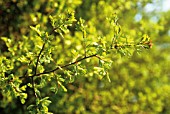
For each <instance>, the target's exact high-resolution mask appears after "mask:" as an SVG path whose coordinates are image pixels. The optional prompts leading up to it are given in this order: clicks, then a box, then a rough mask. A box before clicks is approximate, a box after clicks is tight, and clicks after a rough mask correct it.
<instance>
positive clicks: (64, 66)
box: [30, 54, 97, 77]
mask: <svg viewBox="0 0 170 114" xmlns="http://www.w3.org/2000/svg"><path fill="white" fill-rule="evenodd" d="M96 56H97V54H92V55H89V56H85V57H83V58H81V59H79V60H76V61H74V62H72V63H69V64H66V65H63V66H60V67H56V68H55V69H53V70H50V71H44V72H42V73H39V74H34V75H32V76H30V77H35V76H40V75H43V74H49V73H51V72H54V71H57V70H59V69H60V68H66V67H68V66H71V65H74V64H76V63H78V62H80V61H83V60H85V59H87V58H92V57H96Z"/></svg>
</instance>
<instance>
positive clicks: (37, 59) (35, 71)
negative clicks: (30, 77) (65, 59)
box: [34, 42, 45, 75]
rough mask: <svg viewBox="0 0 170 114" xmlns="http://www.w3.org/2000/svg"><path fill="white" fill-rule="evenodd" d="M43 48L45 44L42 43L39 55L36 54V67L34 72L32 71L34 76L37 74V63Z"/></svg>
mask: <svg viewBox="0 0 170 114" xmlns="http://www.w3.org/2000/svg"><path fill="white" fill-rule="evenodd" d="M44 47H45V42H44V44H43V46H42V48H41V50H40V53H39V54H38V57H37V62H36V66H35V71H34V75H36V73H37V67H38V62H39V60H40V56H41V53H42V51H43V50H44Z"/></svg>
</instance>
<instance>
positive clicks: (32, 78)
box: [31, 77, 37, 98]
mask: <svg viewBox="0 0 170 114" xmlns="http://www.w3.org/2000/svg"><path fill="white" fill-rule="evenodd" d="M31 80H32V88H33V92H34V95H35V98H37V94H36V92H35V84H34V77H31Z"/></svg>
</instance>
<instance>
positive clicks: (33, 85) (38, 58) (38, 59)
mask: <svg viewBox="0 0 170 114" xmlns="http://www.w3.org/2000/svg"><path fill="white" fill-rule="evenodd" d="M44 47H45V42H44V44H43V46H42V48H41V50H40V52H39V54H38V57H37V62H36V66H35V69H34V70H35V71H34V75H36V74H37V68H38V63H39V61H40V56H41V53H42V51H43V50H44ZM31 79H32V88H33V91H34V95H35V98H37V94H36V92H35V84H34V77H31Z"/></svg>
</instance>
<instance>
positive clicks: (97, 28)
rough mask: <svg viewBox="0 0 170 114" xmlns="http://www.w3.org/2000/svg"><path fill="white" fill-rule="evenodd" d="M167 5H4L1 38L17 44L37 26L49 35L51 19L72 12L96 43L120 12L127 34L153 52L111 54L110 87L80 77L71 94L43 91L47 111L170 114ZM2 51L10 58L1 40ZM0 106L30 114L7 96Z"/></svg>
mask: <svg viewBox="0 0 170 114" xmlns="http://www.w3.org/2000/svg"><path fill="white" fill-rule="evenodd" d="M163 1H164V0H4V1H3V0H1V1H0V36H3V37H9V38H11V39H15V41H16V42H17V41H20V40H22V37H23V35H26V36H29V35H31V34H30V28H29V26H30V25H37V24H40V25H41V26H42V27H43V29H44V30H47V31H48V27H49V18H48V16H49V15H59V14H63V13H64V12H65V11H67V10H71V11H74V12H75V16H76V18H80V17H81V18H83V19H85V21H86V24H87V25H88V26H90V27H89V31H88V32H89V34H91V37H92V38H93V37H94V38H95V37H96V36H98V35H101V36H102V35H106V37H109V35H110V34H109V33H111V32H112V30H111V29H110V26H109V25H108V24H107V22H106V17H107V16H109V15H111V14H113V13H115V12H116V13H117V14H118V18H119V24H120V25H121V26H122V29H123V32H125V33H127V35H129V36H130V37H133V38H134V39H137V38H138V36H140V35H142V34H145V33H146V34H148V35H149V36H150V37H151V40H152V42H153V47H152V48H151V49H149V50H144V51H142V52H140V53H134V54H133V55H132V56H131V57H126V56H125V57H120V55H118V54H112V56H110V57H111V58H112V60H113V64H112V68H111V69H110V71H109V72H110V79H111V82H108V80H107V79H105V78H103V79H102V80H100V79H98V78H96V77H95V76H88V77H84V76H80V77H76V80H75V82H73V83H71V84H67V85H65V86H66V88H67V89H68V91H67V92H63V91H59V92H58V93H57V94H52V93H48V90H45V88H44V90H42V93H43V92H44V93H43V94H44V95H49V96H50V100H51V101H52V103H51V104H50V106H49V111H50V112H53V113H54V114H58V113H61V114H62V113H68V114H71V113H85V114H88V113H89V114H99V113H101V114H105V113H106V114H170V100H169V99H170V54H169V52H170V26H169V25H170V11H165V10H164V11H163V10H161V9H162V8H163V7H164V6H163V5H162V4H163ZM161 5H162V6H161ZM101 23H102V24H101ZM72 31H74V30H72ZM70 36H72V37H76V34H70ZM73 41H74V40H73ZM0 50H1V52H0V54H2V55H3V54H4V53H5V52H8V49H7V47H6V45H5V43H4V42H3V41H2V40H0ZM64 53H67V52H64ZM6 97H7V96H6ZM0 100H1V105H0V106H1V107H0V110H1V111H2V114H3V113H4V114H5V113H6V114H7V113H10V112H11V111H13V112H14V113H16V114H18V113H26V112H25V109H26V106H27V103H26V104H24V105H22V104H21V103H20V101H19V100H18V99H14V100H12V101H9V102H8V101H5V99H4V96H0ZM5 102H6V104H4V103H5ZM28 102H29V101H28Z"/></svg>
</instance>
